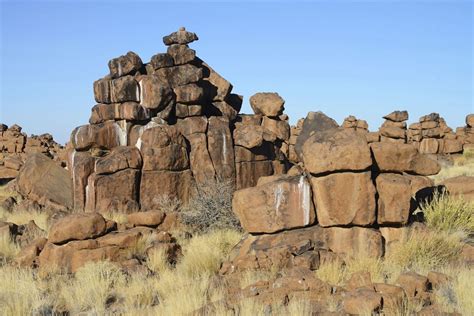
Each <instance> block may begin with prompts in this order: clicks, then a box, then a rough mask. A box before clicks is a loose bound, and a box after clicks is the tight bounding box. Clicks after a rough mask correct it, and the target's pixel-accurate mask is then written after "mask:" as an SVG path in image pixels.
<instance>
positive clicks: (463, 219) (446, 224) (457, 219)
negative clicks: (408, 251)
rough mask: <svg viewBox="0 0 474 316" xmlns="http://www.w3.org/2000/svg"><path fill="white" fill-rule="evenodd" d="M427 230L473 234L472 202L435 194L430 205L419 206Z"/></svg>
mask: <svg viewBox="0 0 474 316" xmlns="http://www.w3.org/2000/svg"><path fill="white" fill-rule="evenodd" d="M421 210H422V211H423V214H424V217H425V219H426V224H427V225H428V227H429V228H431V229H433V230H437V231H442V232H446V233H462V234H465V235H470V234H473V233H474V202H468V201H464V200H463V199H462V198H461V197H453V196H449V195H448V194H447V193H445V192H443V193H436V194H435V196H434V199H433V200H432V201H431V202H430V203H424V204H422V205H421Z"/></svg>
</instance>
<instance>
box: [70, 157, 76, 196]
mask: <svg viewBox="0 0 474 316" xmlns="http://www.w3.org/2000/svg"><path fill="white" fill-rule="evenodd" d="M75 159H76V150H73V151H72V154H71V174H72V185H73V186H75V185H76V182H75V180H76V172H75V170H74V161H75ZM74 192H76V190H74Z"/></svg>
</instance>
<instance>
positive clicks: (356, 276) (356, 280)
mask: <svg viewBox="0 0 474 316" xmlns="http://www.w3.org/2000/svg"><path fill="white" fill-rule="evenodd" d="M371 286H372V278H371V276H370V272H368V271H357V272H354V273H352V274H351V276H350V278H349V280H348V281H347V283H346V288H347V289H348V290H350V291H353V290H356V289H358V288H370V287H371Z"/></svg>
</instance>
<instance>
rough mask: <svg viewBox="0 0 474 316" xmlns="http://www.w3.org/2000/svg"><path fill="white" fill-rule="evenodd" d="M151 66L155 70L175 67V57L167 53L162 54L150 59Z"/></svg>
mask: <svg viewBox="0 0 474 316" xmlns="http://www.w3.org/2000/svg"><path fill="white" fill-rule="evenodd" d="M150 64H151V66H152V67H153V69H155V70H156V69H160V68H165V67H171V66H174V61H173V57H171V55H169V54H167V53H160V54H156V55H153V56H152V57H151V59H150Z"/></svg>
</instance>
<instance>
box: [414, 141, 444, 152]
mask: <svg viewBox="0 0 474 316" xmlns="http://www.w3.org/2000/svg"><path fill="white" fill-rule="evenodd" d="M438 149H439V142H438V140H437V139H434V138H424V139H423V140H422V141H421V143H420V148H419V150H420V153H422V154H436V153H437V152H438Z"/></svg>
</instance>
